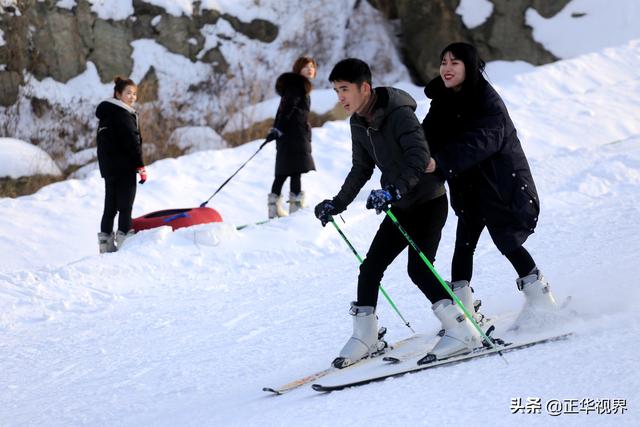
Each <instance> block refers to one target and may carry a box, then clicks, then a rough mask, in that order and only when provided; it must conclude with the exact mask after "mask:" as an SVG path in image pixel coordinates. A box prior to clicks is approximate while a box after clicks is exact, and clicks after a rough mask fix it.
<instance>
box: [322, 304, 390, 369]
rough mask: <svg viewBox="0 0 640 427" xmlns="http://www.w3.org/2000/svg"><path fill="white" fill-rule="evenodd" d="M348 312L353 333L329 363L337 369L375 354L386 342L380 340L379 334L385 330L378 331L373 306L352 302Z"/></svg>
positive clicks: (382, 348) (385, 345)
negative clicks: (351, 321) (351, 319)
mask: <svg viewBox="0 0 640 427" xmlns="http://www.w3.org/2000/svg"><path fill="white" fill-rule="evenodd" d="M349 314H350V315H352V316H353V335H352V336H351V338H349V340H348V341H347V343H346V344H345V345H344V347H343V348H342V350H340V355H339V356H338V357H336V358H335V359H334V360H333V362H332V363H331V364H332V365H333V366H335V367H336V368H339V369H342V368H344V367H347V366H349V365H353V364H354V363H356V362H357V361H359V360H360V359H364V358H367V357H370V356H372V355H375V354H376V353H378V352H380V351H382V350H384V348H385V347H387V343H386V342H384V341H382V340H381V338H382V337H381V336H380V334H382V335H384V333H385V332H386V330H385V329H384V328H381V329H380V331H378V319H377V317H376V310H375V308H374V307H371V306H358V305H356V303H355V302H352V303H351V310H349Z"/></svg>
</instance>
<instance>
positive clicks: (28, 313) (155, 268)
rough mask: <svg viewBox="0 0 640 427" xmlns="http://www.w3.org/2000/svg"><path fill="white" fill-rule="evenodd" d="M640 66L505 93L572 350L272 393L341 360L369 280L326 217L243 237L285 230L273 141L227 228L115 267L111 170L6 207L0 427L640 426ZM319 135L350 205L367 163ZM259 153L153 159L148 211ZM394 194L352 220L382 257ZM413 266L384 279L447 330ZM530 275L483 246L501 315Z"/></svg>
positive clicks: (229, 210) (0, 222) (484, 288)
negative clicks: (108, 223)
mask: <svg viewBox="0 0 640 427" xmlns="http://www.w3.org/2000/svg"><path fill="white" fill-rule="evenodd" d="M496 67H498V68H495V70H496V75H506V73H500V72H499V71H500V65H499V64H498V65H496ZM638 69H640V42H638V41H636V42H631V43H629V44H627V45H623V46H620V47H618V48H615V49H608V50H605V51H602V52H599V53H595V54H591V55H587V56H583V57H579V58H576V59H573V60H569V61H564V62H560V63H557V64H553V65H549V66H545V67H539V68H535V69H531V70H529V71H527V72H525V73H522V74H520V75H518V76H511V77H508V78H507V77H505V78H500V79H496V78H492V81H493V82H494V83H495V84H496V87H497V88H498V90H499V91H500V92H501V93H502V94H503V96H504V98H505V100H506V101H507V103H508V107H509V108H510V111H511V113H512V117H513V119H514V121H515V122H516V126H517V128H518V129H519V132H520V135H521V138H522V140H523V144H524V147H525V150H526V152H527V153H528V155H529V159H530V163H531V167H532V170H533V174H534V177H535V179H536V182H537V186H538V190H539V193H540V198H541V201H542V214H541V216H540V223H539V227H538V228H537V230H536V233H535V234H534V235H533V236H532V238H531V239H530V240H529V241H528V242H527V247H528V248H529V249H530V251H531V252H532V253H533V254H534V256H535V258H536V260H537V261H538V264H539V266H540V268H541V269H542V270H543V271H544V273H545V274H546V276H547V277H548V278H549V280H550V282H551V284H552V286H553V290H554V292H555V293H556V295H557V296H558V297H559V298H560V299H562V298H564V297H566V296H568V295H571V296H572V297H573V301H572V303H571V305H570V309H571V310H572V314H571V315H570V316H567V319H565V321H564V322H562V324H560V325H556V327H553V328H552V327H549V328H550V330H559V329H563V330H565V329H570V330H572V331H574V332H575V337H574V338H572V339H570V340H568V341H566V342H560V343H554V344H549V345H546V346H541V347H535V348H531V349H529V350H524V351H521V352H517V353H511V354H508V355H506V359H507V360H508V362H509V364H508V365H506V364H505V363H504V362H503V361H502V360H500V359H499V358H490V359H483V360H478V361H475V362H471V363H467V364H462V365H457V366H452V367H448V368H442V369H436V370H432V371H429V372H425V373H421V374H415V375H411V376H405V377H403V378H399V379H394V380H390V381H385V382H382V383H377V384H373V385H370V386H366V387H363V388H357V389H350V390H346V391H342V392H337V393H332V394H328V395H322V394H318V393H316V392H314V391H312V390H311V389H309V388H304V389H301V390H298V391H296V392H292V393H290V394H288V395H284V396H280V397H273V396H267V395H265V394H264V393H263V392H262V391H261V388H262V387H263V386H277V385H280V384H282V383H285V382H288V381H289V380H291V379H294V378H295V377H298V376H300V375H302V374H306V373H309V372H311V371H315V370H318V369H321V368H324V367H326V366H328V364H329V362H330V361H331V359H332V358H333V357H334V356H335V355H336V352H337V351H338V350H339V348H340V347H341V346H342V344H343V343H344V341H345V340H346V339H347V337H348V335H349V334H350V331H351V319H350V317H349V316H348V315H347V310H348V305H349V301H351V300H352V299H354V297H355V281H356V277H357V261H356V259H355V258H354V257H353V255H352V254H351V252H350V251H349V249H348V248H347V247H346V245H345V244H344V243H343V242H342V240H341V239H340V237H339V236H338V234H337V233H336V232H335V230H333V229H332V228H331V227H326V228H322V227H321V226H320V225H319V223H318V222H317V220H316V219H315V218H314V217H313V214H312V209H305V210H303V211H301V212H299V213H296V214H295V215H293V216H292V217H289V218H285V219H280V220H277V221H273V222H271V223H268V224H266V225H261V226H253V227H249V228H246V229H244V230H242V231H236V230H235V227H234V225H240V224H244V223H247V222H253V221H258V220H261V219H263V218H264V217H265V215H266V194H267V192H268V189H269V187H270V184H271V179H272V169H273V162H274V147H273V146H272V145H269V146H267V147H265V149H264V150H263V151H262V152H260V153H259V154H258V156H256V158H255V159H254V160H253V161H252V162H251V163H249V165H248V166H247V167H246V168H245V169H243V170H242V171H241V172H240V173H239V174H238V175H237V176H236V177H235V178H234V179H233V180H232V181H231V182H230V183H229V184H228V185H227V187H225V189H224V190H223V191H222V192H221V193H219V194H218V195H217V196H216V197H215V198H214V199H213V200H212V201H211V202H210V204H209V206H210V207H214V208H216V209H217V210H218V211H219V212H220V213H221V214H222V216H223V217H224V219H225V222H224V223H222V224H213V225H204V226H199V227H195V228H190V229H183V230H179V231H177V232H174V233H172V232H171V231H170V230H168V229H166V228H163V229H156V230H151V231H146V232H142V233H140V234H138V235H136V236H135V237H134V238H132V239H131V240H130V241H129V242H128V244H127V245H126V247H125V248H123V249H122V250H121V251H120V252H118V253H115V254H107V255H103V256H100V255H97V254H96V252H97V242H96V232H97V231H98V224H99V216H100V212H101V206H102V197H103V187H102V186H103V181H102V180H101V179H100V178H99V177H98V175H97V173H94V174H93V175H91V176H89V177H88V178H86V179H83V180H72V181H66V182H61V183H57V184H53V185H51V186H48V187H46V188H44V189H42V190H41V191H39V192H38V193H37V194H35V195H33V196H28V197H21V198H18V199H0V230H1V233H0V250H1V251H2V254H3V255H2V257H1V259H0V331H2V339H0V366H2V374H0V402H1V404H0V425H3V426H26V425H29V426H44V425H47V426H52V425H53V426H68V425H91V426H101V425H105V426H107V425H108V426H114V425H118V426H119V425H123V426H139V425H154V426H175V425H189V426H190V425H193V426H196V425H219V426H246V425H250V426H253V425H268V426H279V425H282V426H290V425H312V426H334V425H354V424H356V423H357V424H362V425H376V426H377V425H393V426H406V425H450V424H454V423H455V424H462V425H505V426H506V425H513V424H515V423H518V424H520V425H545V426H546V425H563V426H565V425H575V426H578V425H579V426H585V425H588V426H614V425H615V426H632V425H633V426H635V425H639V424H640V416H639V415H638V410H639V409H638V405H639V404H640V392H639V390H640V376H639V375H638V373H637V353H636V352H635V351H634V350H633V349H634V348H637V346H638V345H640V338H639V337H638V333H637V331H638V328H639V327H640V320H638V317H637V304H636V298H639V297H640V290H639V289H638V286H637V282H638V279H637V278H638V277H640V266H639V265H638V262H637V259H638V256H639V254H640V240H639V239H638V238H637V233H638V230H639V229H640V228H639V226H640V191H639V190H638V188H639V186H640V122H639V121H638V116H639V114H640V108H639V107H638V104H637V99H638V96H639V95H640V79H639V77H638V74H637V70H638ZM400 86H401V87H404V88H406V89H408V90H410V91H411V92H412V93H413V94H414V96H415V97H416V99H417V100H418V101H420V106H419V111H418V117H419V118H420V119H422V117H424V114H425V112H426V109H427V107H428V106H427V103H426V100H425V97H424V95H422V93H421V89H420V88H416V87H412V86H410V85H407V84H402V85H400ZM313 132H314V134H313V144H314V155H315V159H316V164H317V165H318V171H317V172H313V173H310V174H308V175H305V176H304V178H303V188H304V189H305V190H306V191H307V193H308V199H309V204H310V206H313V205H315V203H317V202H318V201H320V200H322V199H324V198H327V197H331V196H333V195H334V194H335V193H336V192H337V191H338V189H339V186H340V184H341V183H342V180H343V178H344V176H345V174H346V171H347V170H348V168H349V165H350V142H349V128H348V124H347V122H343V121H341V122H332V123H327V124H326V125H325V126H324V127H322V128H318V129H314V130H313ZM259 143H260V142H259V141H256V142H253V143H251V144H247V145H244V146H241V147H239V148H236V149H229V150H221V151H209V152H200V153H195V154H191V155H188V156H185V157H182V158H180V159H167V160H163V161H159V162H157V163H155V164H153V165H151V166H149V168H148V169H149V181H148V182H147V183H146V184H144V185H143V186H139V193H138V197H137V200H136V205H135V208H134V215H141V214H143V213H147V212H150V211H153V210H158V209H167V208H178V207H191V206H197V205H198V204H199V203H200V202H202V201H204V200H206V199H207V197H209V196H210V195H211V193H213V191H214V190H215V189H216V188H217V187H218V186H219V185H220V184H221V183H222V182H223V181H224V180H225V179H226V178H227V177H228V176H230V175H231V174H232V173H233V172H234V171H235V170H236V169H237V168H238V167H239V166H240V165H241V164H242V162H244V161H245V160H246V159H247V158H249V157H250V156H251V155H252V154H253V153H254V152H255V151H256V150H257V149H258V146H259ZM377 185H378V184H377V182H376V181H375V179H374V180H372V181H370V183H369V184H367V185H366V186H365V188H364V189H363V192H362V194H361V195H360V197H359V198H358V199H357V200H356V201H355V202H354V203H353V204H352V206H350V207H349V209H348V210H347V211H346V212H345V214H344V215H343V218H344V220H345V221H346V222H345V223H343V222H340V224H341V227H342V228H343V230H344V232H345V234H346V235H347V236H348V237H349V238H350V239H351V240H352V242H353V244H354V245H355V247H356V248H358V249H359V250H360V251H361V252H362V254H363V255H364V253H365V250H366V248H367V247H368V244H369V242H370V239H371V237H372V234H373V233H374V231H375V229H376V227H377V225H378V223H379V222H380V220H381V217H379V216H376V215H375V214H374V213H372V212H371V211H367V210H365V209H364V199H365V197H366V194H367V193H368V191H369V190H371V189H373V188H376V187H377ZM285 189H288V188H286V187H285ZM454 231H455V216H454V215H453V214H450V217H449V221H448V223H447V226H446V228H445V231H444V236H443V241H442V244H441V249H440V251H439V254H438V260H437V262H436V268H438V269H439V270H440V271H441V273H442V275H443V276H445V277H447V276H448V273H449V261H450V257H451V253H452V246H453V239H454ZM405 260H406V255H402V256H401V257H400V258H399V259H398V260H397V261H396V262H395V263H394V264H393V265H392V267H391V268H390V269H389V270H388V272H387V274H386V275H385V278H384V280H383V284H384V286H385V288H386V290H387V291H388V292H389V294H390V295H391V296H392V298H393V299H394V300H395V302H396V304H397V305H398V307H399V308H400V310H401V311H402V312H403V314H404V316H405V317H406V318H407V319H408V320H409V321H410V322H411V324H412V325H413V327H414V328H415V329H416V330H417V331H419V332H422V333H427V334H430V333H435V332H436V330H437V328H438V324H437V322H436V320H435V318H434V316H433V315H432V314H431V312H430V310H429V308H428V304H427V302H426V301H425V300H424V298H423V297H421V295H420V294H419V292H418V291H417V289H416V288H415V287H414V286H413V285H411V284H410V283H409V281H408V279H407V276H406V273H405V271H404V264H405ZM514 279H515V274H514V272H513V271H512V270H511V267H510V266H509V265H508V263H507V262H506V261H505V260H504V259H503V258H502V257H501V256H500V255H499V254H498V252H497V250H496V249H495V248H494V247H493V246H492V244H491V242H490V240H489V238H488V236H483V238H482V239H481V242H480V245H479V247H478V250H477V258H476V266H475V279H474V287H475V289H476V292H477V293H478V294H479V296H480V297H481V298H482V299H483V303H484V306H483V309H484V311H485V312H486V313H488V314H500V315H501V316H504V317H509V316H511V315H513V314H515V313H516V312H517V310H518V308H519V307H520V304H521V302H522V297H521V295H519V293H518V292H517V291H516V287H515V283H514ZM379 315H380V319H381V323H382V324H384V325H386V326H387V327H388V329H389V333H388V338H389V339H390V340H391V341H396V340H398V339H401V338H403V337H405V336H407V335H408V333H409V331H408V330H407V328H405V327H404V326H403V324H402V322H401V321H400V320H399V319H398V317H397V316H396V315H395V313H394V312H393V311H392V310H391V309H390V308H389V305H388V304H387V303H386V301H384V299H382V298H381V299H380V305H379ZM529 397H538V398H540V399H542V405H543V406H542V411H541V412H542V413H541V414H537V415H536V414H522V413H519V414H513V415H512V414H511V411H510V403H511V400H512V399H513V398H520V399H522V400H523V401H525V402H526V399H527V398H529ZM552 399H559V400H560V401H565V402H570V401H571V400H572V399H575V400H576V402H579V401H581V400H582V399H594V400H597V401H599V402H601V403H602V404H606V403H607V402H609V403H611V402H612V401H613V400H614V399H624V400H626V408H627V410H626V412H625V413H624V414H617V415H614V414H594V413H592V414H588V415H587V414H584V413H581V414H577V415H571V414H566V413H565V414H563V415H560V416H557V417H554V416H550V415H549V414H548V413H547V412H546V410H545V404H546V403H547V402H549V401H550V400H552Z"/></svg>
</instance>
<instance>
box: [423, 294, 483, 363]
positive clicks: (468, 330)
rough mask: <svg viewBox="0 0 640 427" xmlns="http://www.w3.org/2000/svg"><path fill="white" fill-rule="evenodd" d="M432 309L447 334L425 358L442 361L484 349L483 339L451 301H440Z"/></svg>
mask: <svg viewBox="0 0 640 427" xmlns="http://www.w3.org/2000/svg"><path fill="white" fill-rule="evenodd" d="M431 308H432V309H433V313H434V314H435V315H436V316H437V317H438V319H439V320H440V322H441V323H442V329H444V331H445V332H444V335H443V336H442V337H441V338H440V340H439V341H438V342H437V343H436V345H435V346H434V347H433V349H431V351H430V352H429V354H428V355H427V356H425V358H429V359H432V360H431V361H435V360H441V359H446V358H448V357H452V356H458V355H460V354H465V353H469V352H470V351H472V350H473V349H475V348H478V347H482V337H481V336H480V334H479V333H478V331H477V330H476V329H475V328H474V327H473V325H472V324H471V322H470V321H469V319H467V317H466V316H465V315H464V313H463V312H462V310H460V308H459V307H458V306H457V305H455V304H453V303H452V302H451V300H449V299H443V300H440V301H438V302H437V303H435V304H433V306H432V307H431ZM425 363H428V362H425Z"/></svg>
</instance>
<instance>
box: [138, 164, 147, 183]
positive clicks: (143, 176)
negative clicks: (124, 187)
mask: <svg viewBox="0 0 640 427" xmlns="http://www.w3.org/2000/svg"><path fill="white" fill-rule="evenodd" d="M138 173H139V174H140V181H138V182H139V183H140V184H144V183H145V182H147V170H146V169H145V168H144V166H143V167H141V168H138Z"/></svg>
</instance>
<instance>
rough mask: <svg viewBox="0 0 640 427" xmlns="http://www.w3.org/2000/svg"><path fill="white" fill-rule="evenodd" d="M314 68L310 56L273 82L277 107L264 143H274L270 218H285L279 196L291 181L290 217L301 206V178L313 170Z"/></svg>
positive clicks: (302, 196)
mask: <svg viewBox="0 0 640 427" xmlns="http://www.w3.org/2000/svg"><path fill="white" fill-rule="evenodd" d="M316 69H317V64H316V61H315V59H313V58H311V57H309V56H301V57H299V58H298V59H296V61H295V62H294V64H293V72H290V73H284V74H282V75H280V77H278V80H277V81H276V93H277V94H278V95H280V97H281V98H280V105H279V106H278V112H277V114H276V118H275V121H274V123H273V127H272V128H271V130H270V131H269V134H268V135H267V140H268V141H271V140H274V139H275V140H276V167H275V179H274V180H273V185H272V186H271V193H270V194H269V197H268V208H269V218H275V217H276V216H278V217H281V216H287V215H288V214H287V212H286V211H285V209H284V206H283V204H284V201H283V199H282V196H281V195H280V193H281V192H282V186H283V185H284V182H285V180H286V179H287V177H288V178H289V179H290V183H289V184H290V190H291V191H290V193H289V213H293V212H295V211H297V210H298V209H300V208H302V207H303V206H304V192H303V191H302V184H301V174H303V173H306V172H309V171H312V170H315V169H316V166H315V164H314V162H313V157H312V156H311V125H310V124H309V110H310V107H311V98H310V93H311V81H310V80H312V79H314V78H315V77H316Z"/></svg>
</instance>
